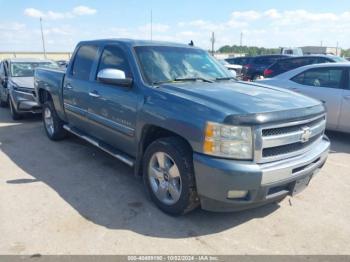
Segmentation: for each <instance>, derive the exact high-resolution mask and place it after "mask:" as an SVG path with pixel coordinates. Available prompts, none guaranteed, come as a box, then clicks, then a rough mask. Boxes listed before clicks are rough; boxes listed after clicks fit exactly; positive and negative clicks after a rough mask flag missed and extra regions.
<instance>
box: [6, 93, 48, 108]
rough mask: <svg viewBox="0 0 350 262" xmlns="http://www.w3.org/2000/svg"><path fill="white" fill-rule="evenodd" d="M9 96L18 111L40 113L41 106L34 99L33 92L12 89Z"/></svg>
mask: <svg viewBox="0 0 350 262" xmlns="http://www.w3.org/2000/svg"><path fill="white" fill-rule="evenodd" d="M10 97H11V99H12V102H13V105H14V106H15V108H16V110H17V111H18V112H19V113H22V112H23V113H41V106H40V105H39V104H38V102H37V101H36V99H35V97H34V94H33V93H30V92H22V91H18V90H14V89H12V90H11V91H10Z"/></svg>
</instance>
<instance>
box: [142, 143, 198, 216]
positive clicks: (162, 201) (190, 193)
mask: <svg viewBox="0 0 350 262" xmlns="http://www.w3.org/2000/svg"><path fill="white" fill-rule="evenodd" d="M143 172H144V174H143V179H144V183H145V186H146V189H147V192H148V193H149V195H150V197H151V199H152V200H153V202H154V203H155V204H156V205H157V206H158V207H159V208H160V209H161V210H162V211H164V212H166V213H168V214H171V215H181V214H185V213H187V212H189V211H191V210H193V209H194V208H196V207H197V206H198V205H199V200H198V197H197V191H196V187H195V178H194V170H193V160H192V151H191V150H190V148H189V146H188V145H187V144H186V143H185V142H184V141H183V140H182V139H181V138H177V137H168V138H161V139H158V140H156V141H155V142H153V143H152V144H151V145H149V146H148V148H147V150H146V152H145V155H144V162H143Z"/></svg>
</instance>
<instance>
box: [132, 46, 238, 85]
mask: <svg viewBox="0 0 350 262" xmlns="http://www.w3.org/2000/svg"><path fill="white" fill-rule="evenodd" d="M135 51H136V54H137V57H138V60H139V63H140V66H141V71H142V75H143V77H144V80H145V81H146V82H148V83H149V84H157V83H164V82H172V81H176V79H208V80H216V79H218V78H229V77H232V75H231V74H230V73H229V72H228V70H227V69H225V68H224V66H222V65H221V64H220V63H219V62H217V61H216V59H214V58H213V57H211V56H210V55H209V54H208V53H207V52H205V51H203V50H200V49H194V48H185V47H168V46H140V47H136V48H135Z"/></svg>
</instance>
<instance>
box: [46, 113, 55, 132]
mask: <svg viewBox="0 0 350 262" xmlns="http://www.w3.org/2000/svg"><path fill="white" fill-rule="evenodd" d="M44 121H45V128H46V130H47V132H48V133H49V134H50V135H53V133H54V131H55V129H54V125H53V118H52V113H51V110H50V108H48V107H46V108H45V110H44Z"/></svg>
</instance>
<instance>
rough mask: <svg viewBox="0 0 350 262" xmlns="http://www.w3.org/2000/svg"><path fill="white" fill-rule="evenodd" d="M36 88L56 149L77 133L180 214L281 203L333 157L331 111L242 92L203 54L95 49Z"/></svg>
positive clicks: (173, 48)
mask: <svg viewBox="0 0 350 262" xmlns="http://www.w3.org/2000/svg"><path fill="white" fill-rule="evenodd" d="M34 85H35V90H36V94H37V95H36V98H37V100H38V103H39V104H40V105H42V107H43V123H44V127H45V131H46V134H47V136H48V137H49V138H50V139H51V140H60V139H63V138H64V137H66V135H67V133H68V132H70V133H73V134H75V135H77V136H79V137H81V138H82V139H84V140H86V141H87V142H89V143H91V144H93V145H95V146H97V147H99V148H100V149H102V150H103V151H105V152H107V153H109V154H111V155H112V156H114V157H115V158H116V159H119V160H121V161H123V162H124V163H126V164H127V165H129V166H131V167H133V168H134V173H135V175H136V176H141V177H142V178H143V181H144V184H145V188H146V192H147V193H148V195H149V196H150V198H151V200H152V201H153V202H154V203H155V204H156V205H157V206H158V207H159V208H160V209H161V210H163V211H164V212H166V213H169V214H172V215H181V214H184V213H186V212H189V211H191V210H193V209H194V208H196V207H198V206H201V207H202V208H203V209H205V210H211V211H236V210H242V209H247V208H252V207H256V206H260V205H264V204H267V203H270V202H277V201H280V200H281V199H283V198H284V197H285V196H287V195H294V194H296V193H299V192H301V191H302V190H303V189H304V188H305V187H306V186H308V184H309V182H310V180H311V178H312V177H313V176H314V175H315V174H316V173H317V171H318V170H319V169H320V168H321V167H322V166H323V165H324V163H325V161H326V159H327V156H328V151H329V146H330V142H329V140H328V138H327V137H326V136H325V135H324V130H325V126H326V114H325V107H324V106H323V104H322V103H321V102H319V101H317V100H314V99H312V98H308V97H306V96H303V95H301V94H297V93H294V92H291V91H288V90H285V89H280V88H277V87H270V86H266V85H259V84H256V83H244V82H239V81H237V80H236V79H234V78H232V75H231V74H230V72H229V71H228V70H227V69H225V68H224V66H223V65H221V64H220V63H219V62H218V61H217V60H216V59H215V58H213V57H211V56H210V55H209V54H208V53H207V52H206V51H204V50H201V49H199V48H196V47H192V46H187V45H181V44H173V43H165V42H155V41H141V40H129V39H115V40H112V39H111V40H95V41H84V42H80V43H79V44H78V45H77V47H76V49H75V51H74V53H73V57H72V59H71V60H70V62H69V64H68V67H67V70H66V72H62V71H59V70H52V69H51V70H50V69H37V70H36V71H35V84H34Z"/></svg>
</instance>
